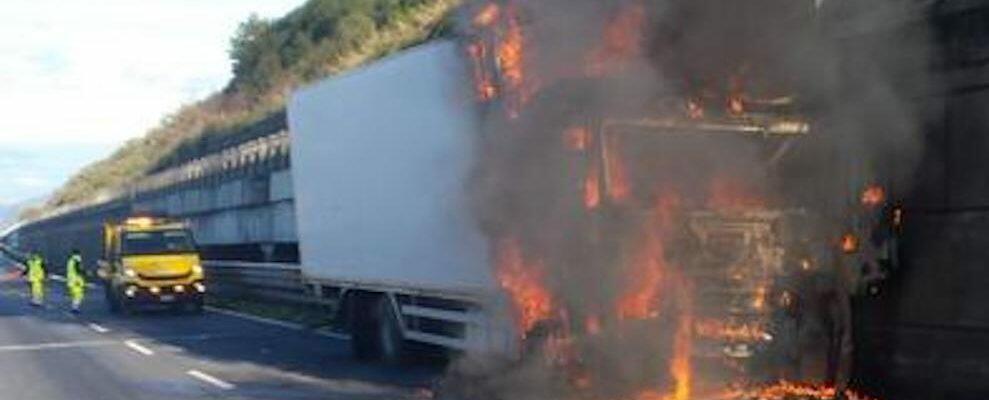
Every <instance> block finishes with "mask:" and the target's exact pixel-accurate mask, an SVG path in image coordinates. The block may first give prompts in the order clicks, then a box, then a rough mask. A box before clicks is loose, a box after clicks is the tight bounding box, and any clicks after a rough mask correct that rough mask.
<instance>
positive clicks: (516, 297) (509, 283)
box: [496, 238, 553, 337]
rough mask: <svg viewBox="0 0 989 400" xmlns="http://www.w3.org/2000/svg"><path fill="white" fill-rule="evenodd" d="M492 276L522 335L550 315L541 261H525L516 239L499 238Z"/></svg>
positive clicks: (548, 296)
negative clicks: (509, 303)
mask: <svg viewBox="0 0 989 400" xmlns="http://www.w3.org/2000/svg"><path fill="white" fill-rule="evenodd" d="M496 261H497V264H496V265H497V270H496V275H497V279H498V283H499V284H500V285H501V287H502V289H504V290H505V291H506V292H508V294H509V296H510V297H511V299H512V303H513V305H514V306H515V310H516V315H517V319H518V328H519V332H520V333H521V334H522V335H523V337H524V336H525V334H526V333H527V332H529V331H530V330H532V328H533V327H534V326H535V325H536V323H538V322H539V321H542V320H546V319H548V318H549V316H550V314H551V313H552V312H553V302H552V296H551V295H550V292H549V290H548V289H547V288H546V286H545V285H544V282H543V281H544V270H545V268H544V267H543V265H542V263H541V262H526V261H527V260H525V259H524V257H523V254H522V248H521V247H520V245H519V242H518V240H516V239H514V238H508V239H503V240H501V241H500V242H499V243H498V253H497V259H496Z"/></svg>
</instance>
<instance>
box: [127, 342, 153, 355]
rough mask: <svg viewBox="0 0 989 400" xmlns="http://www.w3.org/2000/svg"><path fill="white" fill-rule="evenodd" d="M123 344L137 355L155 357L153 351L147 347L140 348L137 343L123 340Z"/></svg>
mask: <svg viewBox="0 0 989 400" xmlns="http://www.w3.org/2000/svg"><path fill="white" fill-rule="evenodd" d="M124 344H125V345H127V347H130V348H131V350H134V351H136V352H138V353H141V354H144V355H146V356H153V355H155V352H154V351H151V349H149V348H147V347H144V346H141V344H140V343H138V342H137V341H134V340H125V341H124Z"/></svg>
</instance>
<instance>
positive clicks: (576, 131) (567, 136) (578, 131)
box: [563, 126, 591, 151]
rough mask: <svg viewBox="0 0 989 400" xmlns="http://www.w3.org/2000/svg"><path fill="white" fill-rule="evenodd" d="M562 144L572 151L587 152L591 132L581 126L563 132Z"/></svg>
mask: <svg viewBox="0 0 989 400" xmlns="http://www.w3.org/2000/svg"><path fill="white" fill-rule="evenodd" d="M563 143H564V144H565V145H566V146H567V148H568V149H570V150H574V151H584V150H587V148H588V147H590V145H591V131H590V130H588V129H587V128H586V127H583V126H575V127H572V128H570V129H567V130H566V131H564V132H563Z"/></svg>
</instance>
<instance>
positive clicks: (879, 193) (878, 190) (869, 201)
mask: <svg viewBox="0 0 989 400" xmlns="http://www.w3.org/2000/svg"><path fill="white" fill-rule="evenodd" d="M883 201H886V191H885V190H883V188H882V187H881V186H877V185H872V186H869V187H867V188H865V190H863V191H862V205H864V206H867V207H875V206H878V205H881V204H882V203H883Z"/></svg>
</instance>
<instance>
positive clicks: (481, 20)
mask: <svg viewBox="0 0 989 400" xmlns="http://www.w3.org/2000/svg"><path fill="white" fill-rule="evenodd" d="M500 14H501V8H500V7H498V5H497V4H495V3H488V4H486V5H484V8H482V9H481V11H479V12H478V13H477V15H475V16H474V21H473V22H474V26H477V27H487V26H491V24H493V23H495V21H497V20H498V17H499V16H500Z"/></svg>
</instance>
